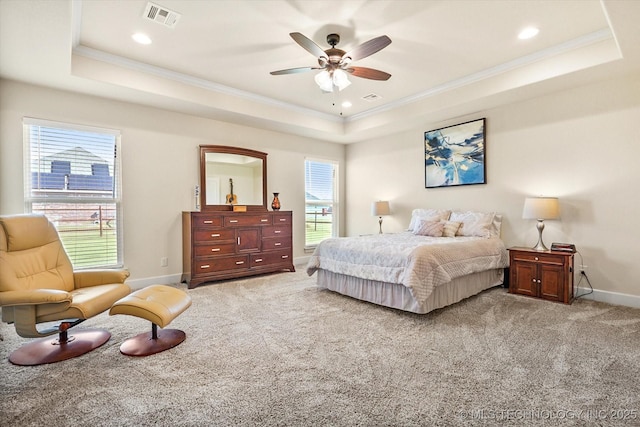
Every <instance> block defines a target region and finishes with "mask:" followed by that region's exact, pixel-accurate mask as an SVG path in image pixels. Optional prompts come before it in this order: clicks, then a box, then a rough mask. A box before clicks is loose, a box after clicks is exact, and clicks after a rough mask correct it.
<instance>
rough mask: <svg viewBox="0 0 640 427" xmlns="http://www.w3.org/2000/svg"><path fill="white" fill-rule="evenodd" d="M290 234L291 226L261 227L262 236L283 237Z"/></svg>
mask: <svg viewBox="0 0 640 427" xmlns="http://www.w3.org/2000/svg"><path fill="white" fill-rule="evenodd" d="M284 236H291V227H285V226H281V227H278V226H269V227H264V228H263V229H262V237H284Z"/></svg>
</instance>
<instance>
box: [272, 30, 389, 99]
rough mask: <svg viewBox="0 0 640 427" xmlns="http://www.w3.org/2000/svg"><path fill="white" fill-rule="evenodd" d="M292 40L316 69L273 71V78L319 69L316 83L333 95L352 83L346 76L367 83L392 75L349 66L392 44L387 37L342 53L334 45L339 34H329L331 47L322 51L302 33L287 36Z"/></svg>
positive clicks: (299, 68) (328, 40)
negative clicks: (311, 58)
mask: <svg viewBox="0 0 640 427" xmlns="http://www.w3.org/2000/svg"><path fill="white" fill-rule="evenodd" d="M289 35H290V36H291V38H292V39H293V40H294V41H295V42H296V43H298V44H299V45H300V46H301V47H302V48H303V49H305V50H306V51H307V52H309V53H311V54H312V55H314V56H316V57H317V58H318V67H297V68H289V69H286V70H279V71H272V72H271V74H272V75H274V76H275V75H281V74H293V73H300V72H305V71H311V70H322V71H320V73H318V74H316V76H315V78H314V79H315V82H316V84H317V85H318V86H319V87H320V89H321V90H322V91H323V92H334V91H335V89H336V88H337V89H338V91H341V90H343V89H344V88H346V87H348V86H349V85H350V84H351V82H350V81H349V78H348V75H349V74H351V75H352V76H355V77H360V78H364V79H370V80H388V79H389V78H390V77H391V74H389V73H386V72H384V71H380V70H375V69H373V68H366V67H352V66H351V63H352V62H353V61H357V60H359V59H363V58H366V57H367V56H370V55H373V54H374V53H376V52H378V51H380V50H382V49H384V48H385V47H387V46H389V44H391V39H390V38H389V37H387V36H379V37H376V38H373V39H371V40H369V41H367V42H364V43H362V44H361V45H359V46H357V47H356V48H355V49H353V50H351V51H349V52H345V51H344V50H342V49H338V48H336V47H335V46H336V45H337V44H338V43H339V42H340V36H339V35H338V34H329V35H328V36H327V43H328V44H329V45H330V46H331V48H329V49H327V50H322V48H321V47H320V46H318V45H317V44H316V43H315V42H313V41H312V40H311V39H309V38H308V37H306V36H304V35H303V34H301V33H290V34H289Z"/></svg>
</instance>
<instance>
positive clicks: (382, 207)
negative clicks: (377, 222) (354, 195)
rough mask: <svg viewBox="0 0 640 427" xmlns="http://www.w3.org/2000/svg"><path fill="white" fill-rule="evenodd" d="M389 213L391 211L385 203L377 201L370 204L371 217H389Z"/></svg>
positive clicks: (387, 203)
mask: <svg viewBox="0 0 640 427" xmlns="http://www.w3.org/2000/svg"><path fill="white" fill-rule="evenodd" d="M390 213H391V210H390V209H389V202H387V201H378V202H373V203H372V204H371V215H373V216H383V215H389V214H390Z"/></svg>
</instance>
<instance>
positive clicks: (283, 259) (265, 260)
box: [251, 251, 291, 267]
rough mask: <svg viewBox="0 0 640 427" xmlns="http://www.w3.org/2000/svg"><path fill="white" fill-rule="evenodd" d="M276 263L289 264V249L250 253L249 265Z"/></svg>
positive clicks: (257, 265)
mask: <svg viewBox="0 0 640 427" xmlns="http://www.w3.org/2000/svg"><path fill="white" fill-rule="evenodd" d="M278 263H286V264H291V254H290V251H277V252H276V251H273V252H267V253H261V254H256V255H251V267H260V266H262V265H269V264H278Z"/></svg>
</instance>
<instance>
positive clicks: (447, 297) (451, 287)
mask: <svg viewBox="0 0 640 427" xmlns="http://www.w3.org/2000/svg"><path fill="white" fill-rule="evenodd" d="M317 274H318V277H317V285H318V287H320V288H325V289H329V290H331V291H334V292H338V293H340V294H343V295H347V296H350V297H353V298H356V299H359V300H363V301H368V302H372V303H374V304H378V305H383V306H385V307H391V308H397V309H399V310H404V311H411V312H413V313H418V314H425V313H428V312H430V311H433V310H436V309H438V308H442V307H446V306H448V305H451V304H454V303H456V302H459V301H462V300H463V299H465V298H468V297H470V296H473V295H476V294H478V293H480V292H482V291H484V290H485V289H489V288H492V287H494V286H498V285H501V284H502V282H503V281H504V269H502V268H498V269H495V270H487V271H481V272H479V273H474V274H469V275H467V276H463V277H459V278H457V279H453V280H452V281H451V282H449V283H445V284H443V285H441V286H438V287H436V288H435V289H434V290H433V292H432V293H431V295H430V296H429V298H428V299H427V300H426V301H424V302H419V301H416V300H415V299H414V298H413V296H412V295H411V292H410V291H409V289H408V288H407V287H406V286H404V285H398V284H395V283H386V282H378V281H375V280H366V279H360V278H357V277H352V276H345V275H342V274H339V273H333V272H331V271H327V270H323V269H318V271H317Z"/></svg>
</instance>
